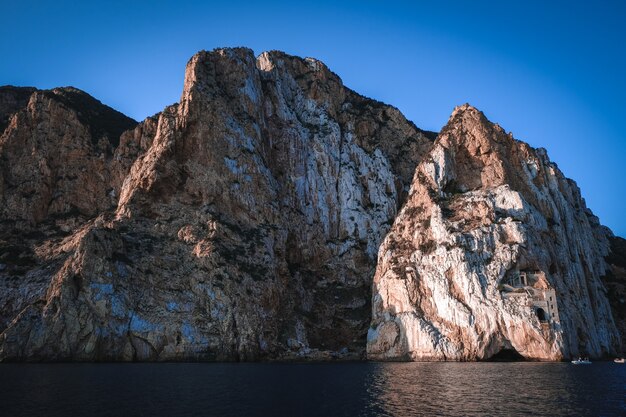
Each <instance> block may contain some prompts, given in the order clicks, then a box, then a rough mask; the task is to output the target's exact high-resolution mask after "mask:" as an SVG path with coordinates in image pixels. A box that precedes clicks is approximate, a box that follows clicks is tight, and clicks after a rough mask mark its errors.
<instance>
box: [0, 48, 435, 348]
mask: <svg viewBox="0 0 626 417" xmlns="http://www.w3.org/2000/svg"><path fill="white" fill-rule="evenodd" d="M19 127H20V124H19V123H17V122H16V128H17V130H19ZM431 145H432V135H431V134H429V133H427V132H423V131H421V130H419V129H417V128H416V127H415V126H414V125H413V124H412V123H410V122H408V121H407V120H406V119H405V118H404V117H403V116H402V115H401V114H400V112H399V111H398V110H397V109H395V108H393V107H390V106H387V105H384V104H382V103H378V102H375V101H373V100H369V99H366V98H364V97H362V96H359V95H358V94H356V93H354V92H353V91H351V90H349V89H347V88H345V87H344V86H343V85H342V83H341V80H340V79H339V78H338V77H337V76H336V75H335V74H333V73H332V72H331V71H329V70H328V68H326V66H325V65H324V64H322V63H321V62H319V61H316V60H313V59H301V58H297V57H292V56H288V55H286V54H283V53H280V52H267V53H263V54H261V55H260V56H259V57H258V58H255V57H254V56H253V54H252V51H250V50H248V49H220V50H216V51H213V52H200V53H199V54H197V55H196V56H194V57H193V58H192V59H191V60H190V62H189V64H188V65H187V70H186V76H185V85H184V89H183V94H182V96H181V100H180V103H178V104H176V105H173V106H170V107H168V108H166V109H165V110H164V111H163V112H162V113H160V114H159V115H157V116H155V117H153V118H149V119H148V120H146V121H145V122H143V123H142V124H140V125H139V126H137V127H136V128H135V129H134V130H133V131H128V132H126V133H124V134H123V135H122V136H121V139H120V141H119V146H117V147H116V149H115V150H114V152H113V158H112V162H111V164H109V169H110V172H111V174H110V176H109V181H110V182H109V185H108V186H109V187H110V188H111V189H112V190H113V192H109V193H107V194H106V195H107V196H110V197H111V198H113V197H115V198H116V199H117V207H116V208H115V210H109V211H108V210H106V207H103V206H99V205H98V204H103V205H106V204H105V203H107V200H106V199H104V202H103V201H99V202H89V204H88V206H89V207H92V208H93V209H94V212H90V214H91V213H93V214H96V213H97V212H100V213H101V214H100V215H99V216H98V217H97V218H95V219H93V218H92V220H89V221H88V222H87V223H85V224H84V225H82V226H80V227H78V230H77V231H75V232H74V233H73V234H72V235H70V236H67V237H65V238H64V239H63V240H62V241H59V242H54V243H50V242H47V243H46V245H48V246H46V248H45V250H44V251H43V252H45V255H44V257H45V259H46V260H47V261H46V262H41V265H39V264H38V265H37V266H36V267H34V268H31V269H30V270H29V272H28V273H29V274H31V275H34V276H37V277H39V279H40V280H41V283H42V284H41V285H40V286H38V287H37V289H36V291H28V293H29V294H31V293H33V294H37V295H36V296H31V297H30V298H29V299H28V306H27V307H25V308H23V309H22V310H21V311H20V312H19V315H17V317H15V319H13V320H12V322H11V323H10V324H8V327H7V328H6V329H3V333H2V336H1V338H0V343H1V345H0V346H1V348H0V357H2V358H4V359H5V360H36V359H41V358H43V359H73V360H100V359H107V360H172V359H191V358H193V359H218V360H252V359H258V358H307V357H308V358H319V359H323V358H330V357H350V358H357V357H362V355H363V353H364V347H365V335H366V332H367V328H368V326H369V321H370V294H371V292H370V286H371V276H372V274H373V271H374V267H375V262H376V254H377V251H378V247H379V244H380V242H381V241H382V239H383V237H384V236H385V234H386V232H387V231H388V229H389V227H390V225H391V223H392V222H393V219H394V218H395V215H396V211H397V209H398V207H399V206H400V205H401V204H402V202H403V199H404V198H405V197H406V194H407V191H408V188H409V185H410V181H411V178H412V175H413V172H414V170H415V167H416V166H417V163H418V162H419V160H420V159H421V157H422V155H424V154H425V153H426V152H427V151H428V149H429V148H430V146H431ZM128 161H134V162H132V167H130V171H127V167H128V166H129V165H128ZM117 183H120V184H121V185H120V188H119V193H118V192H117V190H118V188H117V187H116V184H117ZM66 195H67V194H66V193H63V198H69V196H68V197H66ZM117 196H119V198H118V197H117ZM4 216H5V218H10V217H11V216H17V214H14V213H6V214H4ZM40 217H41V215H40ZM38 219H39V217H37V218H35V221H37V220H38ZM40 247H41V245H40ZM40 252H41V251H40ZM53 253H54V254H53ZM38 259H39V258H38ZM42 259H43V258H42ZM44 264H45V265H46V266H45V267H44V266H43V265H44ZM10 268H12V266H11V267H10ZM44 268H46V269H44ZM38 282H39V281H38ZM44 283H46V285H47V287H46V286H45V285H44ZM5 302H10V301H5Z"/></svg>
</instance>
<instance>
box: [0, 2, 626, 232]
mask: <svg viewBox="0 0 626 417" xmlns="http://www.w3.org/2000/svg"><path fill="white" fill-rule="evenodd" d="M0 6H1V7H0V14H1V15H2V23H1V24H0V57H2V58H1V60H0V84H13V85H29V86H35V87H39V88H51V87H56V86H65V85H73V86H76V87H78V88H81V89H83V90H85V91H87V92H88V93H90V94H92V95H93V96H95V97H96V98H98V99H99V100H101V101H102V102H104V103H105V104H108V105H110V106H112V107H114V108H116V109H118V110H120V111H122V112H123V113H125V114H127V115H129V116H131V117H133V118H135V119H137V120H141V119H143V118H144V117H146V116H148V115H151V114H154V113H156V112H158V111H160V110H161V109H162V108H163V107H164V106H165V105H167V104H171V103H174V102H176V101H178V99H179V97H180V93H181V89H182V83H183V76H184V68H185V64H186V62H187V60H188V59H189V58H190V57H191V56H192V55H193V54H194V53H195V52H197V51H198V50H201V49H207V50H210V49H213V48H216V47H221V46H247V47H250V48H252V49H253V50H254V51H255V52H256V53H257V54H258V53H261V52H262V51H265V50H271V49H279V50H283V51H285V52H288V53H291V54H294V55H300V56H312V57H315V58H318V59H320V60H322V61H324V62H325V63H326V64H327V65H328V66H329V67H330V68H331V69H332V70H333V71H334V72H336V73H337V74H339V76H341V77H342V79H343V81H344V83H345V84H346V85H347V86H349V87H351V88H353V89H354V90H356V91H358V92H360V93H361V94H364V95H366V96H370V97H372V98H375V99H378V100H381V101H384V102H387V103H390V104H393V105H394V106H396V107H398V108H399V109H400V110H401V111H402V112H403V113H404V114H405V115H406V116H407V117H408V118H409V119H411V120H412V121H414V122H415V123H416V124H417V126H419V127H421V128H423V129H428V130H439V129H440V128H441V127H442V126H443V125H444V124H445V123H446V121H447V119H448V116H449V115H450V113H451V111H452V109H453V108H454V106H456V105H458V104H462V103H465V102H469V103H471V104H473V105H474V106H476V107H478V108H479V109H481V110H482V111H483V112H484V113H485V114H486V115H487V117H489V118H490V119H491V120H492V121H494V122H498V123H499V124H500V125H501V126H503V127H504V128H505V129H507V130H509V131H512V132H513V134H514V135H515V137H516V138H518V139H521V140H525V141H527V142H529V143H530V144H531V145H533V146H537V147H539V146H541V147H545V148H547V149H548V152H549V155H550V157H551V159H552V160H553V161H555V162H557V163H558V165H559V167H560V168H561V169H562V170H563V172H564V173H565V175H566V176H568V177H570V178H573V179H574V180H576V181H577V183H578V185H579V186H580V187H581V189H582V194H583V196H584V197H585V198H586V200H587V204H588V206H589V207H590V208H591V209H592V210H593V211H594V212H595V213H596V214H597V215H598V216H599V217H600V220H601V221H602V222H603V223H604V224H606V225H608V226H609V227H611V228H612V229H613V231H614V232H615V233H616V234H618V235H621V236H626V219H625V217H624V215H625V214H626V176H625V175H624V174H626V168H625V166H624V159H625V157H626V133H625V131H624V126H625V123H624V122H625V121H626V120H625V116H626V1H619V0H615V1H593V2H592V1H576V0H570V1H536V0H530V1H480V0H472V1H468V0H465V1H411V2H409V1H406V2H404V1H396V2H394V1H369V0H360V1H345V2H341V1H325V0H322V1H315V2H309V1H306V0H305V1H297V0H291V1H285V2H275V1H269V0H268V1H263V2H238V1H234V0H232V1H226V2H219V3H212V2H207V1H205V2H202V1H186V0H178V1H158V0H153V1H139V0H138V1H133V0H126V1H123V2H122V1H108V2H96V1H93V2H89V1H75V2H68V1H63V0H57V1H32V0H0Z"/></svg>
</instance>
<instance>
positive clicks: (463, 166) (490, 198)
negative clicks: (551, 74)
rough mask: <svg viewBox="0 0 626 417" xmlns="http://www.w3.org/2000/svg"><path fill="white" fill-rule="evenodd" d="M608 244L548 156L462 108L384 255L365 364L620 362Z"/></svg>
mask: <svg viewBox="0 0 626 417" xmlns="http://www.w3.org/2000/svg"><path fill="white" fill-rule="evenodd" d="M609 236H610V232H609V231H608V230H607V229H605V228H603V227H602V226H600V225H599V223H598V220H597V218H596V217H595V216H594V215H593V214H592V213H591V212H590V211H589V210H588V209H587V208H586V207H585V203H584V200H583V199H582V198H581V196H580V191H579V189H578V187H577V186H576V185H575V184H574V182H573V181H571V180H569V179H567V178H565V177H564V176H563V175H562V173H561V172H560V171H559V169H558V168H557V166H556V165H555V164H553V163H551V162H550V161H549V159H548V157H547V155H546V152H545V150H543V149H533V148H531V147H529V146H528V145H527V144H525V143H522V142H519V141H517V140H515V139H514V138H513V137H512V136H511V135H510V134H507V133H506V132H505V131H504V130H503V129H501V128H500V127H499V126H497V125H493V124H492V123H490V122H489V121H488V120H487V119H486V118H485V116H484V115H483V114H482V113H481V112H479V111H478V110H476V109H474V108H473V107H471V106H469V105H464V106H461V107H458V108H457V109H455V111H454V113H453V114H452V116H451V118H450V120H449V122H448V124H447V126H445V127H444V129H443V130H442V132H441V133H440V135H439V137H438V138H437V140H436V142H435V145H434V147H433V148H432V150H431V151H430V153H429V155H428V156H427V157H425V158H424V160H423V161H422V162H421V163H420V165H419V167H418V168H417V171H416V173H415V177H414V179H413V183H412V187H411V191H410V195H409V197H408V200H407V203H406V204H405V206H404V207H403V208H402V210H401V211H400V213H399V214H398V217H397V218H396V220H395V222H394V224H393V227H392V229H391V231H390V233H389V234H388V235H387V237H386V238H385V240H384V242H383V244H382V246H381V248H380V252H379V261H378V266H377V270H376V275H375V277H374V287H373V302H372V306H373V307H372V308H373V319H372V326H371V328H370V330H369V335H368V345H367V349H368V357H369V358H371V359H384V360H402V359H405V360H483V359H489V358H492V357H494V356H497V355H498V354H499V353H500V352H507V351H508V352H517V354H519V355H521V356H523V357H525V358H528V359H536V360H559V359H562V358H566V357H570V356H576V355H579V354H581V355H582V354H585V355H590V356H593V357H601V356H607V355H613V354H615V353H616V350H617V349H618V348H619V334H618V332H617V330H616V327H615V323H614V321H613V317H612V314H611V309H610V306H609V303H608V301H607V296H606V294H607V290H606V288H605V286H604V285H603V284H602V282H601V280H600V278H601V276H603V275H605V273H606V271H607V264H606V263H605V261H604V257H605V256H607V255H608V254H609V240H608V238H609Z"/></svg>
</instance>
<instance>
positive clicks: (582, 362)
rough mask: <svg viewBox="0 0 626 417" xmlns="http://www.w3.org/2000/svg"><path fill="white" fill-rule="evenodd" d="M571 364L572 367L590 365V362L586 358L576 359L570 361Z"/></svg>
mask: <svg viewBox="0 0 626 417" xmlns="http://www.w3.org/2000/svg"><path fill="white" fill-rule="evenodd" d="M572 363H573V364H574V365H591V361H590V360H589V359H587V358H585V359H582V358H578V359H575V360H573V361H572Z"/></svg>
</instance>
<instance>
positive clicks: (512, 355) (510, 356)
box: [487, 348, 526, 362]
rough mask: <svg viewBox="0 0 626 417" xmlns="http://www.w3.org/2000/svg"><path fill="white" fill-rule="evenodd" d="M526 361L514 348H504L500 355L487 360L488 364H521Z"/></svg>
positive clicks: (497, 354)
mask: <svg viewBox="0 0 626 417" xmlns="http://www.w3.org/2000/svg"><path fill="white" fill-rule="evenodd" d="M524 360H526V359H525V358H524V357H523V356H522V355H521V354H520V353H519V352H518V351H517V350H515V349H513V348H502V349H500V351H499V352H498V353H496V354H495V355H493V356H492V357H490V358H489V359H487V361H488V362H520V361H524Z"/></svg>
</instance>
